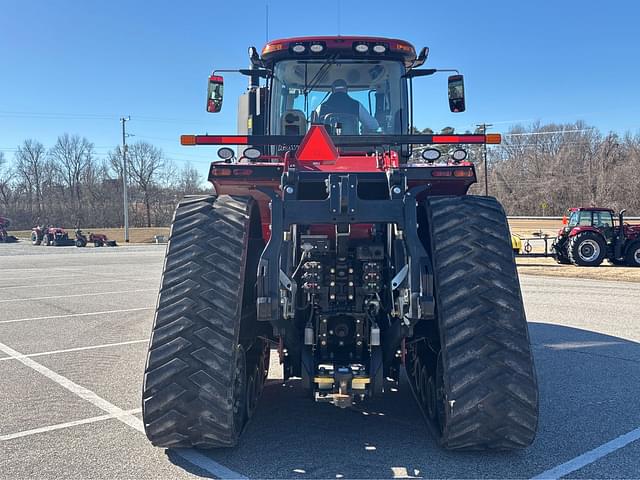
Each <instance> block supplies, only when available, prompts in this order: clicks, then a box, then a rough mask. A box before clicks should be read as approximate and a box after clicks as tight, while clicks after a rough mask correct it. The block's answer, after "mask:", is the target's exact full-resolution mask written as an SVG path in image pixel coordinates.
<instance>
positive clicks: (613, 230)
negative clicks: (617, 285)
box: [552, 207, 640, 267]
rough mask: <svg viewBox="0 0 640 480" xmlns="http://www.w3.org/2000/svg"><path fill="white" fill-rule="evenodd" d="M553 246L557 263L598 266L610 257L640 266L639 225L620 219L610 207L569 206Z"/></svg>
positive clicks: (614, 262) (610, 259)
mask: <svg viewBox="0 0 640 480" xmlns="http://www.w3.org/2000/svg"><path fill="white" fill-rule="evenodd" d="M567 216H568V219H567V217H565V219H564V220H563V222H564V223H565V226H564V227H562V228H561V229H560V230H559V231H558V236H557V238H556V240H555V241H554V243H553V246H552V250H553V252H554V255H555V258H556V261H557V262H558V263H563V264H569V263H573V264H574V265H579V266H586V267H595V266H598V265H600V264H601V263H602V261H603V260H605V259H606V260H608V261H609V262H610V263H612V264H614V265H628V266H632V267H640V225H629V224H628V223H625V221H624V210H622V211H621V212H620V213H619V214H618V216H617V219H616V218H615V215H614V212H613V210H611V209H610V208H597V207H581V208H570V209H569V210H568V211H567Z"/></svg>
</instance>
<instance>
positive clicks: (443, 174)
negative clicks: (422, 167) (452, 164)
mask: <svg viewBox="0 0 640 480" xmlns="http://www.w3.org/2000/svg"><path fill="white" fill-rule="evenodd" d="M451 174H452V172H451V170H434V171H433V172H431V176H432V177H450V176H451Z"/></svg>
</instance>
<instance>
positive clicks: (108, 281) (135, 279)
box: [0, 274, 155, 290]
mask: <svg viewBox="0 0 640 480" xmlns="http://www.w3.org/2000/svg"><path fill="white" fill-rule="evenodd" d="M87 275H90V274H87ZM21 280H22V279H21ZM150 280H151V279H149V278H119V279H117V280H98V281H96V280H95V279H92V280H86V281H84V282H76V283H68V282H67V283H41V284H38V288H42V287H73V286H76V285H96V284H100V285H102V284H103V283H122V282H123V281H127V282H148V281H150ZM154 280H155V279H154ZM33 287H34V285H33V284H31V285H8V286H3V287H0V290H9V289H14V288H33Z"/></svg>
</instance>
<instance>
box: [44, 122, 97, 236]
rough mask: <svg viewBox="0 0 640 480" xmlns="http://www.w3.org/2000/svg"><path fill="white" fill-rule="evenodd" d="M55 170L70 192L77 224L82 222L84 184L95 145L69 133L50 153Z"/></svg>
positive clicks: (61, 137)
mask: <svg viewBox="0 0 640 480" xmlns="http://www.w3.org/2000/svg"><path fill="white" fill-rule="evenodd" d="M49 156H50V158H51V159H52V160H53V161H54V168H55V169H56V171H57V172H58V174H59V175H60V178H61V180H62V182H63V183H64V185H65V186H66V188H67V189H68V191H69V196H70V199H71V206H72V210H73V213H74V217H76V218H75V223H78V224H79V223H80V221H81V210H82V183H83V180H84V178H85V177H86V175H87V170H88V169H89V168H90V166H91V162H92V159H93V144H92V143H91V142H89V141H88V140H87V139H86V138H84V137H83V138H80V136H78V135H73V136H70V135H69V134H68V133H65V134H64V135H61V136H59V137H58V140H57V142H56V144H55V145H54V146H53V148H51V150H50V151H49Z"/></svg>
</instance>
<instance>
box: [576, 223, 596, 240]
mask: <svg viewBox="0 0 640 480" xmlns="http://www.w3.org/2000/svg"><path fill="white" fill-rule="evenodd" d="M582 232H593V233H597V234H598V235H600V236H602V232H600V230H598V229H597V228H595V227H592V226H590V225H581V226H579V227H573V228H572V229H571V231H570V232H569V238H571V237H575V236H576V235H578V234H579V233H582Z"/></svg>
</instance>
